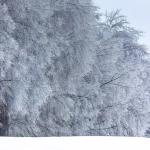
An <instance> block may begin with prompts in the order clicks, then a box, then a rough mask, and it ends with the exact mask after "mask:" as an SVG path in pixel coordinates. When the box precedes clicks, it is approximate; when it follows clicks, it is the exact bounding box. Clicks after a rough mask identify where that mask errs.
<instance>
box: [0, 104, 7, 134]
mask: <svg viewBox="0 0 150 150" xmlns="http://www.w3.org/2000/svg"><path fill="white" fill-rule="evenodd" d="M7 132H8V107H7V105H6V104H4V103H0V136H6V135H7Z"/></svg>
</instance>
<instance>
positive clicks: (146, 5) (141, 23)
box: [93, 0, 150, 49]
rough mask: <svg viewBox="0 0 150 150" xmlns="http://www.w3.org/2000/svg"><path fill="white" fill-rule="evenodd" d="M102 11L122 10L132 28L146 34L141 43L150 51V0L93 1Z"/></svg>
mask: <svg viewBox="0 0 150 150" xmlns="http://www.w3.org/2000/svg"><path fill="white" fill-rule="evenodd" d="M93 1H94V3H95V4H96V5H97V6H99V7H100V8H101V11H103V12H105V11H106V10H108V11H111V10H116V9H121V10H122V11H121V12H122V14H123V15H125V16H127V18H128V21H129V22H130V24H131V26H132V27H135V28H136V29H138V30H141V31H143V32H144V36H143V37H142V38H141V40H140V42H141V43H142V44H145V45H146V46H147V47H148V48H149V49H150V0H93Z"/></svg>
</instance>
